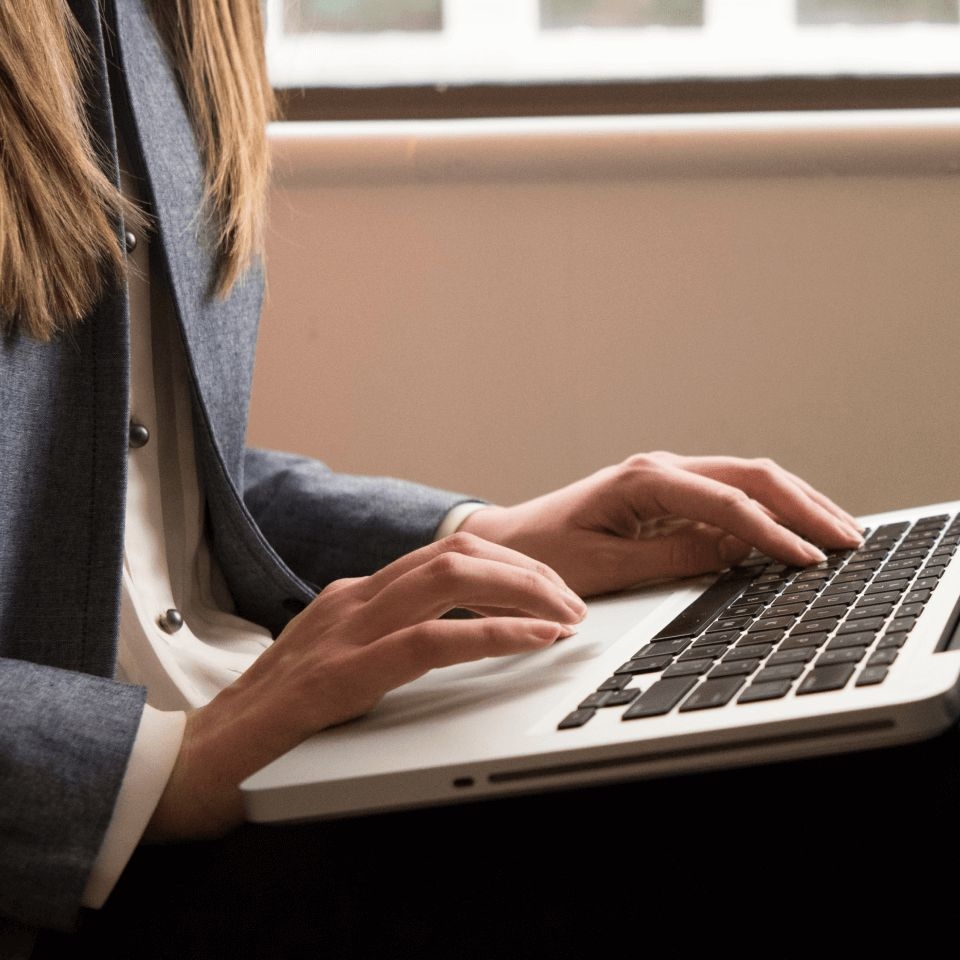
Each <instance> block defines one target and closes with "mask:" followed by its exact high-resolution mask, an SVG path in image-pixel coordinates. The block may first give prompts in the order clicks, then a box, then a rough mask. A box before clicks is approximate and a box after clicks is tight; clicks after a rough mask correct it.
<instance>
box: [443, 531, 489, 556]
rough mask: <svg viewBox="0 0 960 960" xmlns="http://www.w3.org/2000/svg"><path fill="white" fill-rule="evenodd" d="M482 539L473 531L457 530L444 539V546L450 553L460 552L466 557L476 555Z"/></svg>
mask: <svg viewBox="0 0 960 960" xmlns="http://www.w3.org/2000/svg"><path fill="white" fill-rule="evenodd" d="M482 542H483V541H482V540H481V539H480V537H478V536H476V534H473V533H467V532H466V531H465V530H457V531H456V533H451V534H450V536H449V537H447V538H446V539H445V540H444V547H445V548H446V550H447V551H449V552H451V553H462V554H465V555H466V556H468V557H472V556H476V555H477V554H478V553H479V552H480V545H481V543H482Z"/></svg>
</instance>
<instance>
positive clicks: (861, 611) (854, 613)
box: [847, 603, 894, 623]
mask: <svg viewBox="0 0 960 960" xmlns="http://www.w3.org/2000/svg"><path fill="white" fill-rule="evenodd" d="M893 606H894V605H893V604H892V603H871V604H867V605H866V606H861V605H860V604H859V603H858V604H857V605H856V606H855V607H854V608H853V609H852V610H851V611H850V612H849V613H848V614H847V623H852V622H853V621H855V620H862V619H863V618H864V617H883V618H884V619H885V618H887V617H889V616H890V614H891V613H893Z"/></svg>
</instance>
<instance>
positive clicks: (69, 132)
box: [0, 0, 273, 340]
mask: <svg viewBox="0 0 960 960" xmlns="http://www.w3.org/2000/svg"><path fill="white" fill-rule="evenodd" d="M148 6H149V7H150V9H151V12H152V14H153V16H154V20H155V22H156V24H157V28H158V30H159V31H160V34H161V36H162V38H163V40H164V42H165V44H166V46H167V48H168V50H169V51H170V55H171V58H172V60H173V63H174V66H175V68H176V70H177V73H178V74H179V77H180V80H181V83H182V85H183V89H184V91H185V94H186V100H187V107H188V110H189V112H190V116H191V119H192V122H193V127H194V131H195V134H196V137H197V142H198V144H199V148H200V153H201V156H202V158H203V164H204V171H205V204H206V207H207V209H206V213H207V215H209V216H211V217H212V218H213V219H214V222H215V223H216V226H217V255H218V272H217V291H216V292H217V293H218V294H220V295H225V294H226V293H227V292H229V290H230V288H231V287H232V286H233V284H234V283H235V282H236V280H237V279H238V277H239V276H240V275H241V274H242V273H243V272H244V270H245V269H246V268H247V267H248V266H249V264H250V261H251V259H252V258H253V257H254V256H255V255H256V254H257V253H258V252H259V251H260V248H261V243H262V233H263V217H264V205H265V198H266V190H267V180H268V176H269V155H268V147H267V138H266V124H267V121H268V120H269V119H270V117H271V116H272V113H273V97H272V92H271V89H270V85H269V82H268V80H267V75H266V65H265V61H264V45H263V23H262V20H261V14H260V4H259V0H148ZM84 44H85V37H84V36H83V35H82V33H81V31H80V28H79V26H78V25H77V23H76V21H75V20H74V18H73V15H72V14H71V12H70V10H69V7H68V5H67V0H30V2H29V3H13V2H11V0H0V328H2V329H3V330H4V331H6V332H10V331H11V330H19V331H20V332H22V333H25V334H27V335H29V336H32V337H34V338H36V339H38V340H50V339H51V338H52V337H54V336H55V335H56V334H57V333H58V332H59V331H61V330H65V329H69V328H70V327H71V326H72V325H73V324H75V323H77V322H78V321H80V320H81V319H82V318H83V317H84V316H86V314H87V313H88V312H89V310H90V308H91V307H92V306H93V305H94V303H95V302H96V301H97V299H98V298H99V297H100V296H101V295H102V294H103V293H104V290H105V289H106V285H107V284H110V283H114V282H116V281H117V280H118V279H120V278H122V277H123V275H124V271H125V260H124V254H123V252H122V251H121V249H120V245H119V243H118V240H117V230H116V222H117V219H118V218H119V217H124V218H125V219H126V220H128V221H130V220H131V219H132V220H133V221H134V222H136V220H137V218H138V213H137V211H136V210H134V209H133V208H132V207H131V205H130V204H129V203H128V202H127V201H126V200H125V199H124V198H123V197H122V196H121V194H120V192H119V191H118V190H117V188H116V187H115V186H114V184H113V183H112V182H111V180H110V179H109V178H108V177H107V176H106V175H105V174H104V172H103V167H102V166H101V162H100V157H99V155H98V152H97V147H96V146H95V144H94V142H93V141H92V139H91V135H90V131H89V128H88V125H87V121H86V116H85V110H84V104H83V96H82V92H81V89H80V83H79V79H80V73H81V71H82V70H83V69H85V62H86V59H87V51H86V49H85V46H84Z"/></svg>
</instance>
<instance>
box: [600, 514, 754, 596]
mask: <svg viewBox="0 0 960 960" xmlns="http://www.w3.org/2000/svg"><path fill="white" fill-rule="evenodd" d="M615 543H616V548H615V552H614V553H613V554H612V555H610V558H609V561H608V563H609V569H608V570H605V571H603V573H604V581H605V582H606V583H611V581H612V585H611V586H610V587H609V589H612V590H623V589H626V588H628V587H634V586H638V585H639V584H642V583H644V582H645V581H649V580H651V579H657V580H659V579H662V578H664V577H669V578H673V577H693V576H697V575H699V574H703V573H713V572H719V571H720V570H725V569H727V568H728V567H730V566H733V565H735V564H737V563H740V562H742V561H743V560H745V559H746V558H747V557H748V556H749V555H750V553H751V551H752V549H753V548H752V547H751V546H750V544H749V543H744V541H742V540H739V539H738V538H737V537H733V536H731V535H730V534H728V533H726V532H725V531H723V530H718V529H716V528H715V527H707V526H703V525H698V526H696V527H688V528H686V529H684V530H678V531H676V532H675V533H671V534H668V535H666V536H661V537H651V538H648V539H645V540H628V539H619V540H617V541H615Z"/></svg>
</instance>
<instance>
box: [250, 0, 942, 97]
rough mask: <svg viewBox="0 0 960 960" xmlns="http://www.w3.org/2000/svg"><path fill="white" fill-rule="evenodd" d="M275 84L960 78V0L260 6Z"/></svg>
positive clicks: (293, 0)
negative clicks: (958, 75)
mask: <svg viewBox="0 0 960 960" xmlns="http://www.w3.org/2000/svg"><path fill="white" fill-rule="evenodd" d="M266 5H267V32H268V43H267V52H268V61H269V67H270V74H271V78H272V80H273V83H274V85H275V86H277V87H311V86H343V87H355V86H384V85H405V84H417V85H422V84H427V85H436V86H441V87H442V86H445V85H456V84H469V83H523V82H556V81H590V80H594V81H599V80H608V81H613V80H632V79H654V78H661V79H667V78H671V79H687V78H697V77H717V78H721V77H763V76H791V75H792V76H798V75H801V76H802V75H806V76H811V75H812V76H823V75H828V76H836V75H878V74H881V75H896V74H944V73H947V74H956V73H960V0H266Z"/></svg>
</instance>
